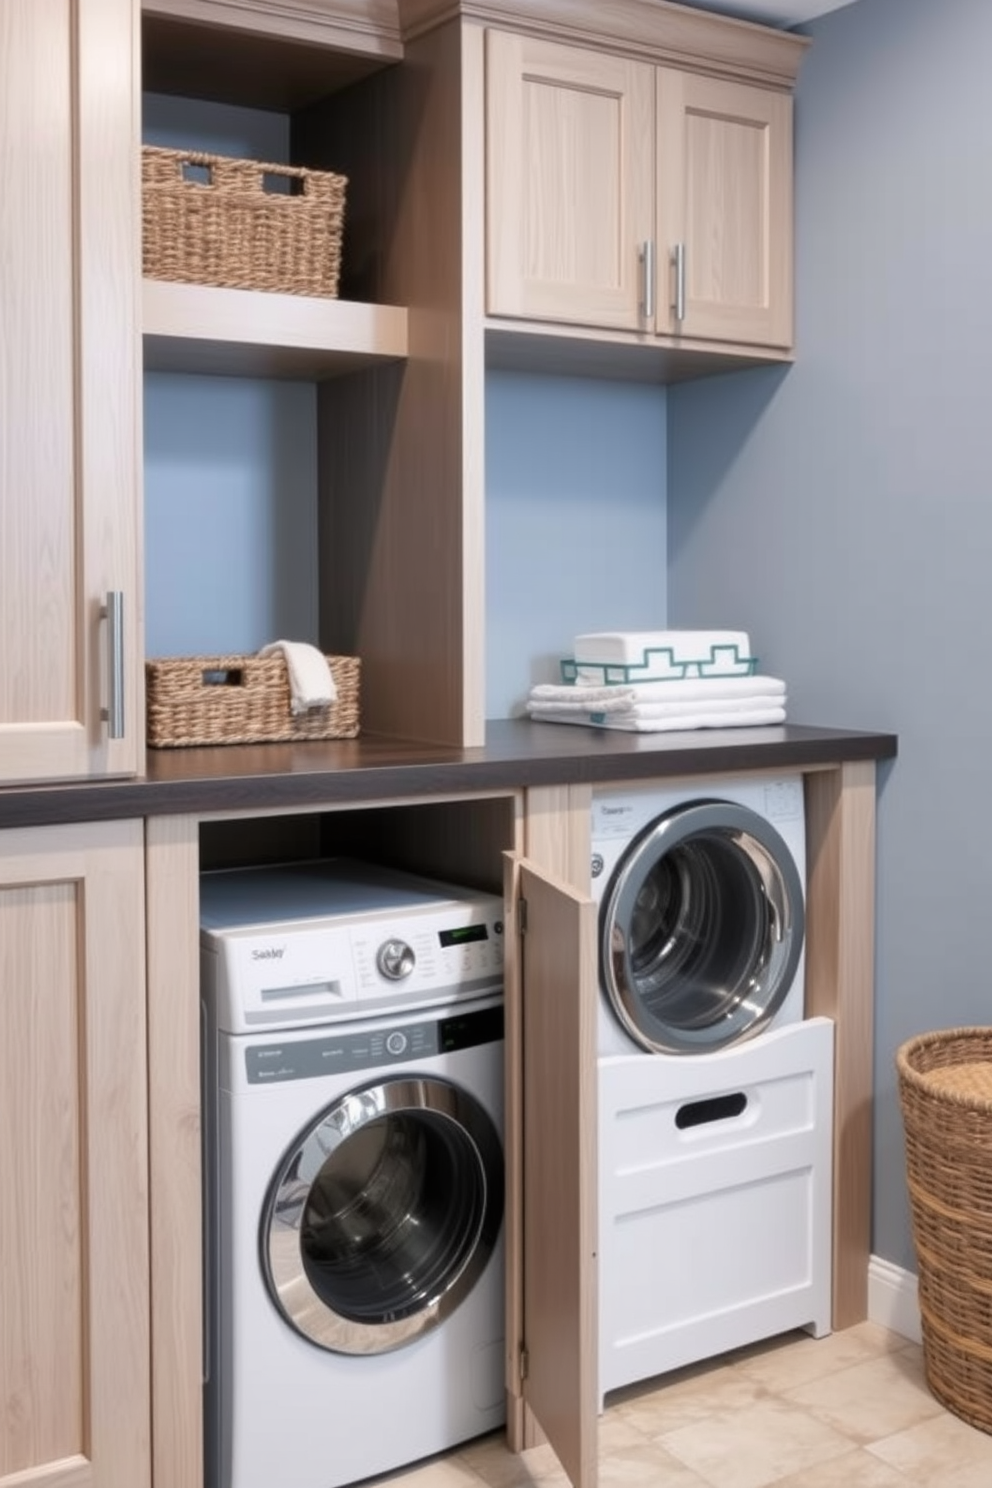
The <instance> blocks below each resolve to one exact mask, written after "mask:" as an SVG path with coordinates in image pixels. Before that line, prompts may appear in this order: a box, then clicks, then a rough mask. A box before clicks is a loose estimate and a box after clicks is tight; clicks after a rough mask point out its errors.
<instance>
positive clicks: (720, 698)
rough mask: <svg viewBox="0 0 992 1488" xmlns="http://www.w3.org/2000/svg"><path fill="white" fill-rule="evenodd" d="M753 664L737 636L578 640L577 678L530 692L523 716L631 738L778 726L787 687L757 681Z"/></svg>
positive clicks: (671, 634)
mask: <svg viewBox="0 0 992 1488" xmlns="http://www.w3.org/2000/svg"><path fill="white" fill-rule="evenodd" d="M727 637H730V638H731V639H727ZM590 652H591V653H594V654H595V657H596V658H597V659H596V660H595V661H593V662H592V663H591V664H590ZM755 665H756V663H754V661H753V658H752V657H751V656H750V646H749V644H748V640H747V637H746V635H744V633H743V632H740V631H732V632H715V631H703V632H695V631H653V632H636V633H630V632H627V633H618V634H616V635H609V636H579V637H576V656H575V662H574V663H573V664H570V666H569V673H570V674H571V675H572V676H574V678H575V680H574V681H573V682H567V683H563V684H560V685H558V684H554V683H541V684H538V685H537V686H534V687H532V688H531V690H530V692H529V694H528V697H527V712H528V714H529V716H530V717H531V718H533V719H535V720H538V721H541V722H545V723H578V724H585V725H586V726H587V727H593V728H612V729H626V730H628V731H630V732H637V733H663V732H675V731H677V730H681V729H705V728H721V729H722V728H756V727H760V726H764V725H768V724H777V723H784V722H785V700H786V695H785V683H784V682H783V681H781V680H780V679H779V678H777V677H763V676H760V675H757V674H756V673H755V671H754V667H755ZM606 677H609V678H611V679H614V678H615V679H616V680H609V681H605V680H602V679H604V678H606Z"/></svg>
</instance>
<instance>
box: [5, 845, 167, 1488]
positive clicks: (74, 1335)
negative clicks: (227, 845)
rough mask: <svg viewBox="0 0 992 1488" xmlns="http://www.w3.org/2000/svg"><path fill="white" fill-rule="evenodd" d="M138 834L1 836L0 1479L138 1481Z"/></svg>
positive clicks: (144, 1248)
mask: <svg viewBox="0 0 992 1488" xmlns="http://www.w3.org/2000/svg"><path fill="white" fill-rule="evenodd" d="M141 840H142V830H141V825H140V823H133V822H115V823H112V824H109V825H107V826H100V827H69V828H54V827H46V828H40V829H36V830H34V831H19V832H7V833H3V834H0V1172H2V1173H3V1175H4V1202H3V1204H2V1205H0V1262H2V1263H0V1379H2V1381H3V1398H4V1426H3V1430H2V1431H0V1488H3V1485H5V1484H7V1483H10V1484H12V1485H13V1484H22V1483H26V1482H28V1481H30V1482H31V1484H37V1485H38V1488H44V1485H48V1484H51V1485H52V1488H56V1485H62V1484H65V1485H68V1484H69V1483H71V1484H72V1485H73V1488H143V1485H147V1484H148V1482H149V1460H150V1422H149V1346H150V1344H149V1324H148V1220H147V1210H148V1180H147V1163H148V1158H147V1119H146V1080H145V1017H144V933H143V924H144V906H143V888H142V884H143V877H142V853H141Z"/></svg>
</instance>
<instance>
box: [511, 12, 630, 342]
mask: <svg viewBox="0 0 992 1488" xmlns="http://www.w3.org/2000/svg"><path fill="white" fill-rule="evenodd" d="M653 111H654V80H653V70H652V69H651V68H650V67H647V66H645V65H643V64H640V63H636V62H630V61H627V60H625V59H624V58H621V57H611V56H607V55H603V54H600V53H597V52H593V51H585V50H583V49H582V48H580V47H570V46H560V45H558V44H557V43H554V42H546V41H539V40H537V39H535V38H533V37H526V36H512V35H510V34H508V33H506V32H501V31H490V32H488V33H487V36H486V118H487V172H488V179H487V194H486V239H487V306H486V308H487V310H488V312H489V314H491V315H511V316H526V317H529V318H533V319H546V320H554V321H570V322H575V323H578V324H585V325H593V326H611V327H615V328H622V329H627V330H637V329H638V328H642V326H643V322H642V320H641V305H640V301H641V288H640V276H639V267H638V262H639V261H638V250H639V247H640V245H641V244H642V243H644V242H645V241H646V240H648V239H649V238H650V237H651V235H652V208H651V202H652V192H653V179H652V178H653V169H654V160H653V156H654V145H653V133H652V119H653Z"/></svg>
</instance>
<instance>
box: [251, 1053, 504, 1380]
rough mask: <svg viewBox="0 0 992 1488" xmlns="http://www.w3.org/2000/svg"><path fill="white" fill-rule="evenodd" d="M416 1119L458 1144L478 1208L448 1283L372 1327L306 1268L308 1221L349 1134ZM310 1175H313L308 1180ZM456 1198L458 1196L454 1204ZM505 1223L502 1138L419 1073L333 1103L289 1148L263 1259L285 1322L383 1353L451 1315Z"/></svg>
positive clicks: (266, 1213) (264, 1224)
mask: <svg viewBox="0 0 992 1488" xmlns="http://www.w3.org/2000/svg"><path fill="white" fill-rule="evenodd" d="M402 1115H409V1116H411V1117H413V1118H414V1119H415V1120H416V1121H418V1122H421V1121H422V1122H424V1123H425V1124H426V1125H427V1126H428V1128H431V1127H433V1129H434V1130H435V1131H438V1132H441V1133H443V1135H444V1138H445V1139H446V1140H447V1141H449V1142H450V1143H452V1144H457V1147H458V1149H459V1150H460V1152H461V1153H462V1154H463V1155H464V1157H465V1160H466V1161H467V1162H470V1163H471V1164H472V1165H473V1168H472V1171H473V1172H474V1175H475V1178H476V1183H477V1189H478V1193H479V1202H478V1203H477V1205H476V1211H477V1212H475V1213H474V1214H473V1215H472V1216H471V1217H470V1219H469V1220H468V1221H467V1223H466V1226H465V1229H464V1239H463V1243H462V1244H461V1245H460V1246H459V1247H458V1257H457V1260H456V1263H455V1264H453V1265H452V1266H451V1267H450V1269H449V1270H448V1271H447V1272H446V1273H445V1277H444V1285H443V1286H441V1287H439V1288H438V1289H437V1290H436V1291H435V1292H433V1293H432V1294H431V1295H428V1296H424V1297H418V1298H417V1299H416V1303H415V1305H413V1304H411V1307H410V1310H409V1311H407V1310H405V1309H403V1310H400V1311H399V1312H398V1314H397V1315H395V1316H390V1317H387V1318H385V1319H376V1320H374V1321H367V1320H360V1319H356V1318H353V1317H349V1316H347V1315H344V1314H343V1313H340V1312H337V1311H335V1310H334V1308H333V1307H332V1306H331V1305H330V1304H329V1303H328V1301H327V1300H326V1299H325V1298H324V1297H322V1296H321V1295H320V1294H319V1293H318V1291H317V1290H316V1288H315V1287H314V1285H313V1283H312V1281H311V1278H310V1276H309V1274H308V1271H307V1266H306V1260H305V1257H304V1246H303V1225H304V1219H305V1215H306V1212H307V1207H308V1202H309V1198H310V1194H311V1191H312V1189H313V1188H314V1185H315V1183H316V1179H317V1178H318V1177H319V1175H320V1172H321V1170H322V1169H323V1167H324V1165H325V1164H326V1163H327V1162H328V1160H329V1159H330V1158H331V1157H332V1156H333V1154H334V1153H335V1152H336V1151H337V1150H338V1149H340V1148H341V1147H342V1145H343V1144H344V1143H345V1142H347V1141H348V1140H349V1139H350V1138H352V1137H354V1136H355V1135H356V1134H357V1133H359V1132H361V1131H362V1130H363V1128H367V1127H369V1126H370V1125H371V1124H372V1123H378V1122H383V1121H385V1120H388V1118H390V1117H393V1116H402ZM301 1170H302V1171H303V1172H308V1171H309V1172H310V1173H311V1177H310V1178H309V1179H307V1178H302V1177H301V1176H300V1172H301ZM456 1198H457V1195H452V1200H453V1202H454V1201H455V1199H456ZM502 1217H503V1156H502V1146H501V1142H500V1138H499V1134H498V1132H497V1130H496V1127H495V1126H494V1124H493V1122H492V1120H491V1119H490V1117H489V1116H488V1114H487V1113H486V1111H485V1110H484V1109H483V1107H482V1106H481V1105H480V1103H479V1102H478V1101H477V1100H476V1099H475V1097H474V1096H471V1095H470V1094H469V1093H468V1092H466V1091H464V1090H461V1089H460V1088H459V1087H458V1086H456V1085H454V1084H452V1083H450V1082H449V1081H447V1080H442V1079H437V1078H435V1077H422V1078H418V1077H416V1076H414V1075H409V1076H401V1077H396V1078H390V1079H384V1080H378V1081H375V1082H373V1083H371V1084H369V1085H366V1086H362V1087H359V1088H356V1089H353V1090H350V1091H349V1092H348V1093H347V1094H346V1095H343V1096H341V1097H340V1098H339V1099H337V1100H335V1101H334V1102H333V1103H332V1104H331V1105H330V1106H329V1107H327V1108H326V1109H325V1110H324V1111H323V1112H322V1113H320V1114H319V1115H317V1116H316V1117H315V1119H314V1120H313V1121H312V1122H311V1123H310V1125H309V1126H308V1127H307V1128H305V1130H304V1131H303V1132H301V1133H300V1134H299V1135H298V1137H297V1138H295V1139H294V1141H293V1142H292V1143H291V1144H290V1147H289V1148H288V1150H287V1152H286V1153H285V1155H284V1157H283V1159H282V1161H281V1162H280V1165H279V1168H278V1169H277V1171H276V1173H275V1175H274V1177H273V1180H272V1183H271V1184H270V1187H269V1191H268V1194H267V1196H266V1201H265V1205H264V1208H263V1213H262V1221H261V1232H260V1241H261V1261H262V1269H263V1272H264V1274H265V1279H266V1283H267V1286H268V1289H269V1294H270V1296H271V1298H272V1300H273V1302H274V1303H275V1305H276V1307H277V1309H278V1310H279V1312H280V1313H281V1314H282V1316H283V1318H284V1319H285V1321H286V1322H287V1323H288V1324H289V1325H290V1326H291V1327H293V1328H294V1329H295V1330H296V1331H297V1332H299V1333H301V1334H302V1335H303V1336H304V1337H305V1338H308V1339H309V1340H310V1341H311V1342H313V1343H316V1344H318V1345H319V1346H320V1347H322V1348H325V1349H328V1350H330V1351H332V1352H335V1353H343V1354H379V1353H387V1352H390V1351H391V1350H393V1349H396V1348H401V1347H403V1346H404V1345H405V1344H408V1343H412V1342H413V1341H414V1340H415V1339H417V1338H420V1337H421V1336H423V1335H424V1334H426V1333H429V1332H431V1331H432V1330H433V1329H434V1328H437V1327H439V1326H440V1324H441V1323H443V1322H444V1320H445V1319H446V1318H448V1317H450V1316H451V1314H452V1313H453V1312H454V1311H455V1309H456V1308H457V1307H458V1306H459V1304H460V1303H461V1302H462V1301H464V1299H465V1298H466V1297H467V1296H468V1294H469V1293H470V1292H471V1290H472V1288H473V1287H474V1286H475V1284H476V1282H477V1281H478V1279H479V1277H480V1276H481V1274H482V1272H483V1271H484V1269H485V1267H486V1265H487V1263H488V1261H489V1259H490V1256H491V1255H492V1252H493V1249H494V1247H495V1244H496V1240H497V1237H498V1234H499V1230H500V1225H501V1223H502Z"/></svg>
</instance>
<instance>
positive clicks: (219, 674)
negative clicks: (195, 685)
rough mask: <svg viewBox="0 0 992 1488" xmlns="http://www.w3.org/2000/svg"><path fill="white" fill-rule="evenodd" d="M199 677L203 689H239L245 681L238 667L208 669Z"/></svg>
mask: <svg viewBox="0 0 992 1488" xmlns="http://www.w3.org/2000/svg"><path fill="white" fill-rule="evenodd" d="M200 675H201V676H202V678H203V685H204V687H240V686H241V685H242V683H243V682H244V680H245V674H244V672H243V671H242V670H241V668H240V667H208V668H207V670H206V671H204V672H201V674H200Z"/></svg>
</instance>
